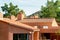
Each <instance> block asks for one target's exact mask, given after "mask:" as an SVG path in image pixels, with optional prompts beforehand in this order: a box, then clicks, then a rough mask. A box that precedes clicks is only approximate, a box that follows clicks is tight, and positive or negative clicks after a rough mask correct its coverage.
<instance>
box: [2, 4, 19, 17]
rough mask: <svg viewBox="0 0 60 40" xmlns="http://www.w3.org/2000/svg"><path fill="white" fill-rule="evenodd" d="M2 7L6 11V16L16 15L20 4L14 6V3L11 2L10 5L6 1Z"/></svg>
mask: <svg viewBox="0 0 60 40" xmlns="http://www.w3.org/2000/svg"><path fill="white" fill-rule="evenodd" d="M1 8H2V11H3V12H5V14H4V17H10V16H11V15H14V16H16V15H17V13H18V12H19V8H18V6H17V5H16V6H14V5H13V4H12V3H10V4H9V5H7V4H6V3H5V4H4V6H1Z"/></svg>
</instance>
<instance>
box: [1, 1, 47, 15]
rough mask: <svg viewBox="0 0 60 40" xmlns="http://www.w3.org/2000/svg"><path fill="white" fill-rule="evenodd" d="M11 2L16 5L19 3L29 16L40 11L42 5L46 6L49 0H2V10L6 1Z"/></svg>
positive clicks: (20, 7)
mask: <svg viewBox="0 0 60 40" xmlns="http://www.w3.org/2000/svg"><path fill="white" fill-rule="evenodd" d="M10 2H12V3H13V4H14V5H18V8H19V9H22V10H24V12H25V14H26V15H27V16H28V15H31V14H32V13H35V12H36V11H39V10H40V9H41V6H42V5H44V6H45V5H46V2H47V0H0V12H2V9H1V6H3V5H4V3H7V4H9V3H10ZM2 13H4V12H2Z"/></svg>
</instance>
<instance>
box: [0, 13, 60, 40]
mask: <svg viewBox="0 0 60 40" xmlns="http://www.w3.org/2000/svg"><path fill="white" fill-rule="evenodd" d="M0 14H1V13H0ZM59 29H60V27H59V26H58V24H57V22H56V20H55V18H38V16H32V17H30V18H25V17H24V15H23V14H22V13H19V14H18V15H17V17H15V16H13V15H12V16H11V17H10V18H3V15H2V14H1V16H0V40H59V39H60V35H59V34H58V31H59Z"/></svg>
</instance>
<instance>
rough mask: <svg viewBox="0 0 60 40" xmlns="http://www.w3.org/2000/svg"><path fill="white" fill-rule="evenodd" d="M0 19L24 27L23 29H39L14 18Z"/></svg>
mask: <svg viewBox="0 0 60 40" xmlns="http://www.w3.org/2000/svg"><path fill="white" fill-rule="evenodd" d="M0 21H3V22H6V23H9V24H12V25H16V26H19V27H21V28H25V29H28V30H33V31H39V29H37V28H34V27H32V26H29V25H26V24H23V23H20V22H19V21H14V20H11V19H8V18H3V20H0Z"/></svg>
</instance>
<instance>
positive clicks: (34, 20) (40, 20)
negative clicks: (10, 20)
mask: <svg viewBox="0 0 60 40" xmlns="http://www.w3.org/2000/svg"><path fill="white" fill-rule="evenodd" d="M53 20H54V18H50V19H48V18H46V19H44V18H42V19H39V18H37V19H23V20H19V21H20V22H53Z"/></svg>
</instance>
